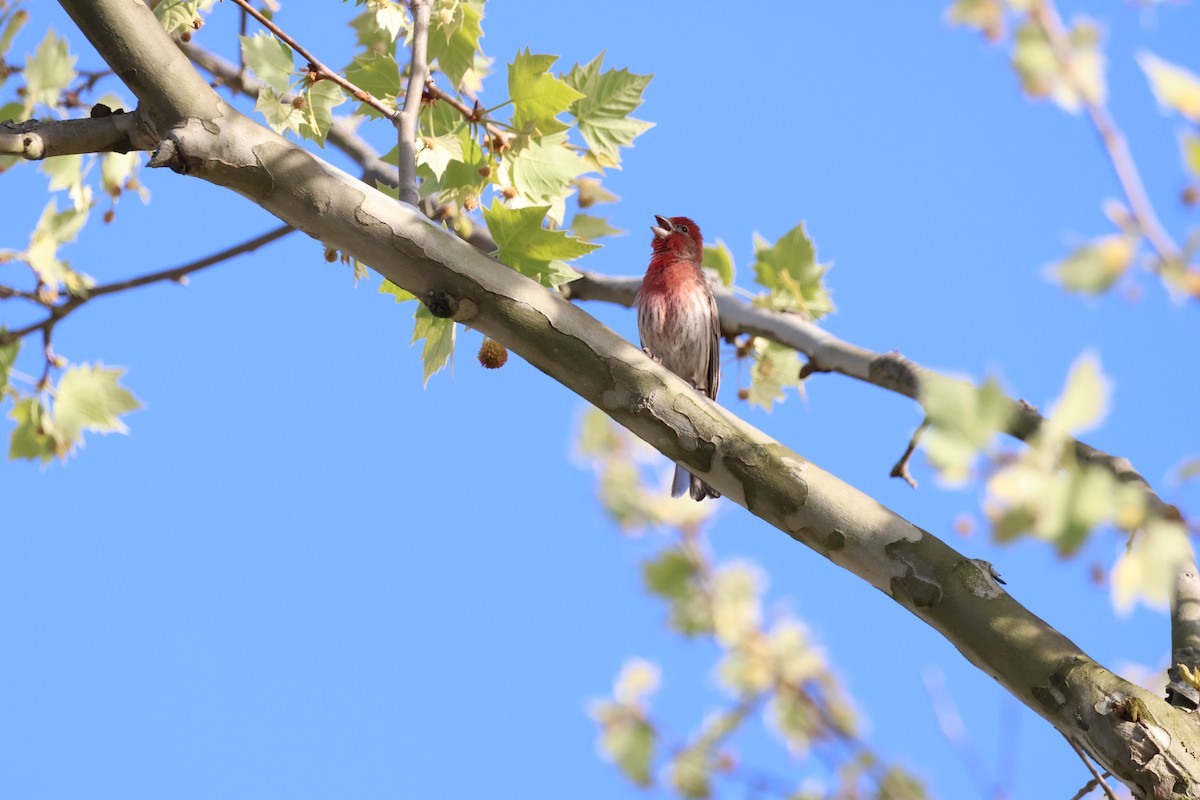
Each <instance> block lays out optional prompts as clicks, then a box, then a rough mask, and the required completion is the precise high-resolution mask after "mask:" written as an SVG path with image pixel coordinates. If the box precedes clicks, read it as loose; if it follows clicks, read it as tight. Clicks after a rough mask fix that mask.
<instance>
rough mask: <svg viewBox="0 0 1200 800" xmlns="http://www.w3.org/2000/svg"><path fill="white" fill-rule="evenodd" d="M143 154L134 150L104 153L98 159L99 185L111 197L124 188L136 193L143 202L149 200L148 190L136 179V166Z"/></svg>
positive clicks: (140, 161)
mask: <svg viewBox="0 0 1200 800" xmlns="http://www.w3.org/2000/svg"><path fill="white" fill-rule="evenodd" d="M142 158H143V156H142V155H141V154H140V153H138V152H136V151H134V152H129V153H105V154H104V156H103V157H101V159H100V185H101V186H103V187H104V191H106V192H108V194H109V195H111V196H112V197H114V198H115V197H119V196H120V195H121V193H122V192H124V191H125V190H127V189H129V190H133V191H136V192H137V193H138V196H139V197H141V199H142V202H143V203H147V202H149V201H150V190H149V189H147V188H146V187H145V186H143V185H142V184H141V183H139V182H138V180H137V173H138V168H139V167H140V166H141V164H142Z"/></svg>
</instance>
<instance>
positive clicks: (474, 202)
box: [463, 194, 479, 211]
mask: <svg viewBox="0 0 1200 800" xmlns="http://www.w3.org/2000/svg"><path fill="white" fill-rule="evenodd" d="M463 208H465V209H466V210H467V211H474V210H475V209H477V208H479V197H478V196H476V195H473V194H470V195H467V199H466V200H463Z"/></svg>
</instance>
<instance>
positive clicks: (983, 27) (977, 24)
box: [946, 0, 1004, 41]
mask: <svg viewBox="0 0 1200 800" xmlns="http://www.w3.org/2000/svg"><path fill="white" fill-rule="evenodd" d="M946 21H947V22H949V23H950V24H951V25H963V26H966V27H968V28H974V29H975V30H977V31H979V32H981V33H983V34H984V35H985V36H987V37H988V38H989V39H991V40H992V41H995V40H996V39H998V38H1000V36H1001V35H1002V34H1003V32H1004V2H1003V0H955V2H953V3H951V4H950V7H949V8H948V9H947V10H946Z"/></svg>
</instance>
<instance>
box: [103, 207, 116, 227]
mask: <svg viewBox="0 0 1200 800" xmlns="http://www.w3.org/2000/svg"><path fill="white" fill-rule="evenodd" d="M115 216H116V212H114V211H113V210H112V209H111V208H110V209H109V210H108V211H105V212H104V224H105V225H107V224H108V223H110V222H112V221H113V217H115Z"/></svg>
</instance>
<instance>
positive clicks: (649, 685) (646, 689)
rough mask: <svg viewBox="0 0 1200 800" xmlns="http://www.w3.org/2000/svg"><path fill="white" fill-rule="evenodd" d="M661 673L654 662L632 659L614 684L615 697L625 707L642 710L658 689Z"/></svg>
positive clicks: (624, 665) (625, 665)
mask: <svg viewBox="0 0 1200 800" xmlns="http://www.w3.org/2000/svg"><path fill="white" fill-rule="evenodd" d="M659 677H660V671H659V668H658V665H657V664H655V663H654V662H653V661H646V660H645V659H642V658H631V659H629V660H628V661H626V662H625V663H624V664H623V665H622V666H621V672H620V673H619V674H618V675H617V679H616V680H615V681H614V682H613V697H614V698H616V701H617V702H618V703H620V704H621V705H623V706H629V707H635V708H642V707H643V706H644V705H645V703H646V701H647V699H648V698H649V697H650V695H652V694H654V692H655V690H656V689H658V683H659Z"/></svg>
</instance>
